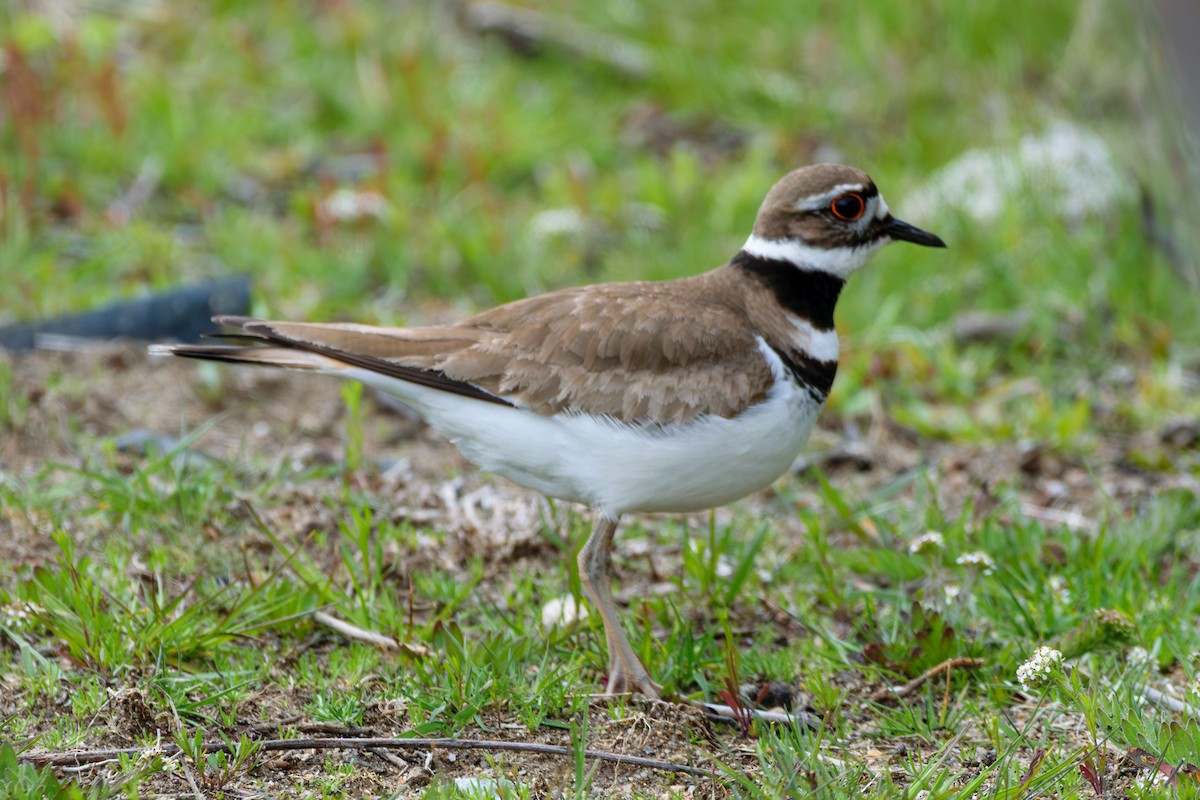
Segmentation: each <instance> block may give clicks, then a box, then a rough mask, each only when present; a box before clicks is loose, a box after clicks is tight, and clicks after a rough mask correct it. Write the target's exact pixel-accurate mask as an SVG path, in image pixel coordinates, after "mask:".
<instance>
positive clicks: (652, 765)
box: [18, 737, 716, 778]
mask: <svg viewBox="0 0 1200 800" xmlns="http://www.w3.org/2000/svg"><path fill="white" fill-rule="evenodd" d="M255 744H257V745H258V748H259V749H260V750H262V751H278V750H336V749H354V750H424V749H430V750H433V749H437V748H442V749H444V750H508V751H515V752H520V753H537V754H539V755H550V756H573V755H574V754H575V750H574V749H573V748H570V747H562V746H559V745H552V744H540V743H537V742H504V741H498V740H492V739H391V738H362V739H356V738H342V737H339V738H327V739H267V740H263V741H258V742H255ZM230 749H231V747H230V745H228V744H226V743H224V742H205V743H204V744H202V745H201V747H200V750H201V752H203V753H205V754H208V753H228V752H230ZM181 752H182V751H181V750H180V748H179V746H178V745H175V744H164V745H161V746H159V747H119V748H108V749H103V750H74V751H65V752H50V753H23V754H21V755H20V756H18V758H19V759H20V760H21V761H25V762H27V763H29V764H34V765H36V766H56V767H62V766H72V765H73V766H78V765H81V764H97V763H100V762H103V761H111V760H113V759H115V758H118V757H119V756H123V755H124V756H141V755H142V754H144V753H157V754H159V755H161V756H162V757H164V758H171V757H173V756H176V755H179V754H180V753H181ZM584 757H585V758H590V759H592V760H595V761H608V762H610V763H613V764H625V765H628V766H631V767H644V768H648V769H657V770H662V771H663V772H683V773H686V774H688V775H697V776H700V777H707V778H711V777H715V776H716V770H715V769H701V768H700V767H692V766H689V765H687V764H677V763H675V762H672V761H659V760H658V759H654V758H639V757H638V756H627V755H624V754H623V753H610V752H608V751H606V750H585V751H584Z"/></svg>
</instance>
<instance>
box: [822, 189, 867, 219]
mask: <svg viewBox="0 0 1200 800" xmlns="http://www.w3.org/2000/svg"><path fill="white" fill-rule="evenodd" d="M829 210H830V211H832V212H833V215H834V216H835V217H837V218H838V219H840V220H843V221H845V222H854V221H856V220H857V219H858V218H859V217H861V216H862V215H863V212H864V211H866V210H867V204H866V202H865V201H864V200H863V198H862V195H861V194H856V193H855V192H847V193H846V194H843V195H838V196H837V197H835V198H833V202H832V203H830V204H829Z"/></svg>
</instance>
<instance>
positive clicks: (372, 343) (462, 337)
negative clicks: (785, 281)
mask: <svg viewBox="0 0 1200 800" xmlns="http://www.w3.org/2000/svg"><path fill="white" fill-rule="evenodd" d="M710 275H711V273H710ZM719 295H720V293H714V292H713V291H712V290H711V287H709V285H708V283H707V282H706V281H704V280H702V279H692V280H689V281H676V282H672V283H620V284H601V285H598V286H590V287H583V288H580V289H567V290H563V291H559V292H551V293H549V294H544V295H538V296H535V297H530V298H527V299H525V300H518V301H517V302H515V303H509V304H507V305H503V306H499V307H497V308H494V309H491V310H490V311H485V312H484V313H482V314H479V315H477V316H474V317H471V318H469V319H466V320H464V321H462V322H460V323H457V324H455V325H446V326H438V327H429V328H381V327H374V326H367V325H351V324H338V323H334V324H314V323H297V322H265V321H259V320H246V319H230V318H225V319H222V320H220V321H222V322H225V323H228V324H233V325H236V326H238V327H240V328H242V330H243V331H245V332H246V333H247V334H249V335H250V336H252V337H254V338H256V339H258V340H259V341H262V342H264V343H266V344H268V345H269V346H270V347H272V348H279V347H288V346H291V347H296V348H299V349H302V350H305V351H308V352H312V353H317V354H319V355H321V356H324V357H328V358H331V359H336V360H339V361H342V362H344V363H347V364H353V365H354V366H360V367H365V368H367V369H373V370H375V371H377V372H381V373H383V374H387V375H392V376H393V377H397V378H401V379H404V380H410V381H412V382H414V383H420V384H422V385H426V386H433V387H434V388H439V389H444V390H446V391H452V392H457V393H459V394H466V395H469V396H473V397H478V398H479V399H484V400H496V401H499V402H510V403H514V404H518V405H523V406H527V407H529V408H531V409H533V410H535V411H537V412H539V413H541V414H553V413H556V412H562V411H575V412H579V413H589V414H599V415H608V416H611V417H614V418H616V419H620V420H623V421H626V422H647V423H657V424H665V423H671V422H687V421H689V420H692V419H694V418H695V417H697V416H699V415H701V414H714V415H717V416H722V417H730V416H732V415H734V414H736V413H738V412H739V411H741V410H742V409H744V408H745V407H746V406H748V405H751V404H753V403H755V402H758V401H760V400H762V399H763V398H764V397H765V396H766V393H767V390H768V389H769V388H770V386H771V383H772V381H773V377H772V374H771V370H770V366H769V365H768V364H767V362H766V360H765V359H764V358H763V355H762V352H761V350H760V349H759V346H758V341H757V339H756V338H755V337H754V335H753V334H752V333H751V331H750V330H749V329H748V328H747V327H746V323H745V319H744V317H743V316H741V312H740V311H739V310H737V309H736V308H735V307H734V306H732V305H729V304H725V303H722V302H720V301H719V300H717V299H716V298H717V297H718V296H719ZM171 349H172V350H173V351H174V352H176V353H177V354H179V355H191V356H194V357H200V358H205V357H207V358H213V357H217V356H216V355H215V353H216V351H218V350H220V351H221V353H223V354H224V355H223V356H222V357H223V360H251V359H248V358H240V359H239V358H236V357H233V358H231V357H230V354H231V350H230V349H229V348H215V347H196V346H191V347H180V346H174V347H172V348H171ZM183 350H187V352H182V351H183ZM200 351H206V352H200ZM237 352H238V351H237V350H236V349H234V350H232V353H237ZM241 352H243V353H245V354H246V355H250V354H251V353H254V352H255V350H254V349H246V350H242V351H241ZM259 352H261V351H259ZM273 358H274V357H273V356H272V357H270V358H258V359H254V360H256V361H257V362H258V363H269V362H270V361H271V360H272V359H273ZM283 365H284V366H293V365H291V364H283Z"/></svg>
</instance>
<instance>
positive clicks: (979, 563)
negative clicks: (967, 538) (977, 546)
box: [954, 550, 996, 575]
mask: <svg viewBox="0 0 1200 800" xmlns="http://www.w3.org/2000/svg"><path fill="white" fill-rule="evenodd" d="M954 563H955V564H958V565H959V566H962V567H979V568H980V571H981V572H983V574H984V575H991V574H992V572H993V570H995V568H996V562H995V561H993V560H992V557H991V556H989V555H988V554H987V553H985V552H983V551H982V550H976V551H975V552H973V553H963V554H962V555H961V556H959V557H958V558H956V559H954Z"/></svg>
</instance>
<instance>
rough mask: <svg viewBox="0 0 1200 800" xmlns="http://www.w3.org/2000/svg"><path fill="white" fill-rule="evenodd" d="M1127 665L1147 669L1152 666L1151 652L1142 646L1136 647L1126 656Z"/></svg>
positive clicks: (1130, 649)
mask: <svg viewBox="0 0 1200 800" xmlns="http://www.w3.org/2000/svg"><path fill="white" fill-rule="evenodd" d="M1125 663H1126V664H1128V665H1129V666H1131V667H1137V668H1145V667H1147V666H1149V665H1150V651H1149V650H1147V649H1146V648H1144V647H1142V646H1140V645H1134V646H1133V647H1131V648H1129V652H1128V653H1126V654H1125Z"/></svg>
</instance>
